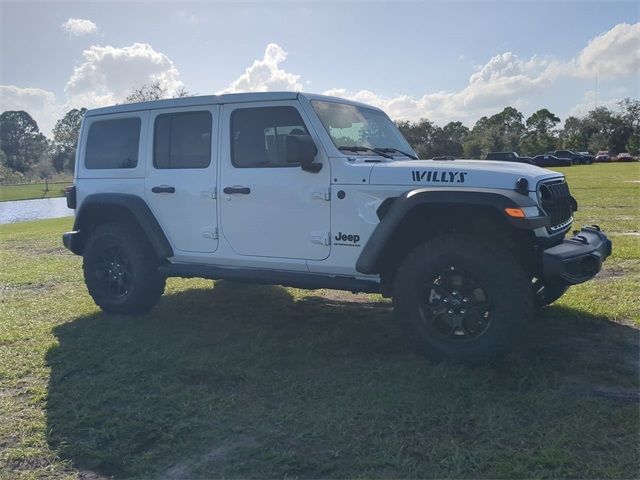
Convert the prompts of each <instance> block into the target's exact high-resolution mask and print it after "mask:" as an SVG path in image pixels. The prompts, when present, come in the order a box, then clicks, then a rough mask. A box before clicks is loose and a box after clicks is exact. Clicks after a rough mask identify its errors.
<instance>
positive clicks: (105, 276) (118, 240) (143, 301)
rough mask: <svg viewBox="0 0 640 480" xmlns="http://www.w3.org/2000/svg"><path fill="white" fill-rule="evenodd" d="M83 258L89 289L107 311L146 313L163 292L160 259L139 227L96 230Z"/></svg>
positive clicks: (109, 226)
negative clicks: (159, 270) (159, 271)
mask: <svg viewBox="0 0 640 480" xmlns="http://www.w3.org/2000/svg"><path fill="white" fill-rule="evenodd" d="M83 257H84V258H83V264H82V268H83V271H84V281H85V283H86V285H87V289H88V290H89V294H90V295H91V297H92V298H93V300H94V302H95V303H96V305H98V306H99V307H100V308H101V309H102V310H104V311H105V312H109V313H121V314H135V313H144V312H147V311H149V310H150V309H151V308H152V307H153V306H154V305H155V304H156V303H158V300H160V297H161V296H162V294H163V293H164V287H165V278H164V277H163V276H161V275H159V274H158V263H159V262H158V259H157V257H156V255H155V254H154V252H153V250H152V249H151V246H150V245H149V243H148V241H147V239H146V238H144V236H143V234H142V233H141V232H140V231H139V230H138V229H137V227H136V226H131V225H127V224H120V223H107V224H104V225H101V226H99V227H97V228H95V229H94V230H93V231H92V232H91V234H90V236H89V238H88V240H87V243H86V245H85V249H84V255H83Z"/></svg>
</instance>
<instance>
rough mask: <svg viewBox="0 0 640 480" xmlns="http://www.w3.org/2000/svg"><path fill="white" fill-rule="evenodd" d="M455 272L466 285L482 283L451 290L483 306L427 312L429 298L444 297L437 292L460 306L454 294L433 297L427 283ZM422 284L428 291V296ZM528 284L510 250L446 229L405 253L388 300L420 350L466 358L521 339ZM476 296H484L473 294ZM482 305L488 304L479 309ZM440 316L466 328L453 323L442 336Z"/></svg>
mask: <svg viewBox="0 0 640 480" xmlns="http://www.w3.org/2000/svg"><path fill="white" fill-rule="evenodd" d="M447 271H451V272H452V273H451V274H447V273H446V272H447ZM442 272H444V273H442ZM460 272H464V274H463V277H464V278H470V279H471V280H470V281H469V282H468V285H480V286H481V287H475V288H472V287H468V288H467V287H464V288H463V287H461V292H462V293H461V292H456V291H455V290H454V292H455V295H457V296H460V295H462V294H464V295H466V296H465V297H464V298H462V300H463V301H467V302H469V303H467V304H465V305H471V306H474V305H479V304H480V303H481V304H482V305H483V306H482V307H480V306H477V307H476V308H475V309H474V307H472V310H471V311H472V312H473V313H471V314H469V311H467V313H466V317H463V316H462V315H460V316H457V317H456V318H457V319H458V320H451V318H452V317H451V316H448V315H449V313H450V312H451V311H452V310H448V311H447V312H446V314H440V315H439V316H436V315H430V314H429V312H433V306H432V303H431V302H443V301H444V299H443V298H442V297H444V298H447V299H448V301H449V302H450V303H448V304H447V305H452V303H455V304H456V305H457V307H453V308H460V307H461V306H462V304H461V303H460V302H459V301H458V300H455V298H454V297H451V296H445V295H444V294H443V295H442V297H440V298H439V299H434V298H433V296H434V293H433V292H435V291H436V290H434V283H432V280H433V279H434V278H435V288H436V289H439V288H440V287H439V286H438V284H437V282H441V283H442V279H443V278H444V277H446V276H449V277H450V280H451V281H453V280H455V279H456V278H458V277H457V276H456V275H459V274H460ZM465 282H466V281H465ZM478 288H481V289H480V290H478ZM426 290H429V292H430V293H429V294H428V297H427V293H428V292H427V291H426ZM465 290H468V291H467V292H466V293H465ZM531 290H532V289H531V282H530V278H529V277H528V275H526V274H525V272H524V270H523V269H522V267H521V265H520V263H519V262H518V261H517V259H516V258H515V257H514V255H512V254H511V253H510V252H509V251H507V250H505V249H503V248H501V247H500V246H497V245H496V244H495V243H493V242H490V241H487V240H484V239H478V238H473V237H469V236H463V235H458V234H449V235H443V236H441V237H437V238H435V239H433V240H430V241H428V242H426V243H424V244H423V245H421V246H419V247H418V248H416V249H415V250H414V251H412V252H411V253H410V254H409V255H408V256H407V257H406V258H405V259H404V261H403V262H402V264H401V265H400V266H399V268H398V270H397V272H396V276H395V281H394V289H393V305H394V310H395V313H396V316H397V318H398V320H399V321H400V323H401V324H402V325H403V326H404V328H405V330H406V332H407V334H408V338H409V341H410V342H411V343H412V344H413V346H414V347H415V348H416V349H417V350H418V351H419V352H420V353H422V354H424V355H426V356H428V357H430V358H433V359H436V360H452V361H457V362H464V363H469V362H476V361H484V360H490V359H496V358H500V357H502V356H504V355H505V354H507V353H508V352H510V351H511V350H513V349H514V348H515V347H516V346H517V345H518V344H519V343H521V340H522V339H523V338H525V336H526V333H527V331H528V329H529V327H530V324H531V319H532V317H533V295H532V291H531ZM441 292H442V290H441ZM469 292H471V293H469ZM479 292H480V293H481V294H482V295H480V293H479ZM477 296H480V297H481V298H484V299H485V300H477V299H476V298H475V297H477ZM456 298H460V297H456ZM465 298H466V300H464V299H465ZM486 305H489V308H487V309H485V310H483V309H484V308H485V306H486ZM438 308H440V307H438ZM458 311H459V312H462V311H463V310H458ZM479 312H482V313H479ZM468 317H471V320H469V318H468ZM443 318H445V319H448V320H446V321H447V322H449V321H451V322H452V323H454V324H455V323H456V322H462V324H463V325H464V327H465V328H464V329H462V328H458V327H453V328H454V330H452V331H453V332H455V333H454V334H453V335H452V334H451V333H449V334H448V336H445V335H443V334H442V332H441V331H440V330H441V326H442V324H445V328H446V329H449V328H450V324H449V323H446V322H445V321H443V320H442V319H443ZM460 318H465V319H464V320H460ZM434 319H436V320H437V322H436V320H434ZM469 322H473V325H474V326H475V327H474V328H475V330H476V332H475V333H474V335H469V336H468V337H466V335H467V334H466V332H467V327H468V326H469ZM477 325H482V327H477ZM461 327H462V326H461ZM455 329H457V330H455ZM470 330H471V329H470ZM460 331H464V332H465V333H464V334H461V333H460ZM461 335H462V336H461ZM475 335H479V336H477V337H475ZM463 337H466V338H463Z"/></svg>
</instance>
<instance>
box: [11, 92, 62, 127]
mask: <svg viewBox="0 0 640 480" xmlns="http://www.w3.org/2000/svg"><path fill="white" fill-rule="evenodd" d="M6 110H24V111H26V112H27V113H29V115H31V116H32V117H33V118H34V119H35V121H36V122H37V123H38V127H39V128H40V131H42V132H44V133H45V135H49V134H50V132H51V130H52V129H53V126H54V125H55V122H56V120H57V119H58V118H59V116H60V114H61V113H62V108H61V106H60V105H59V104H58V102H57V101H56V96H55V95H54V93H53V92H49V91H47V90H43V89H41V88H20V87H17V86H15V85H0V112H4V111H6Z"/></svg>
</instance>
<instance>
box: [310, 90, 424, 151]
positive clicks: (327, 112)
mask: <svg viewBox="0 0 640 480" xmlns="http://www.w3.org/2000/svg"><path fill="white" fill-rule="evenodd" d="M311 105H312V106H313V109H314V110H315V112H316V114H317V115H318V117H320V121H321V122H322V125H323V126H324V128H325V130H326V131H327V133H328V134H329V136H330V137H331V141H332V142H333V144H334V145H335V146H336V148H338V149H340V148H342V149H346V148H348V147H365V148H370V149H376V150H382V151H385V152H388V153H390V154H391V155H400V156H403V154H402V152H407V153H410V154H414V153H415V152H414V151H413V149H412V148H411V146H410V145H409V143H408V142H407V141H406V140H405V138H404V137H403V136H402V134H401V133H400V131H399V130H398V128H397V127H396V126H395V125H394V123H393V122H392V121H391V119H389V117H387V116H386V115H385V114H384V113H383V112H381V111H379V110H374V109H373V108H363V107H357V106H355V105H348V104H346V103H338V102H326V101H321V100H312V101H311ZM394 150H397V152H395V151H394ZM352 151H353V152H358V153H364V154H369V155H370V154H371V151H366V150H363V151H362V152H360V151H359V150H354V149H351V150H349V152H352Z"/></svg>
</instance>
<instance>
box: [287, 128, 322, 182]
mask: <svg viewBox="0 0 640 480" xmlns="http://www.w3.org/2000/svg"><path fill="white" fill-rule="evenodd" d="M285 149H286V159H287V163H299V164H300V166H301V167H302V169H303V170H305V171H307V172H313V173H317V172H319V171H320V170H321V169H322V164H321V163H313V161H314V160H315V158H316V155H317V154H318V148H317V147H316V144H315V143H314V142H313V139H312V138H311V135H287V136H286V140H285Z"/></svg>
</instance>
